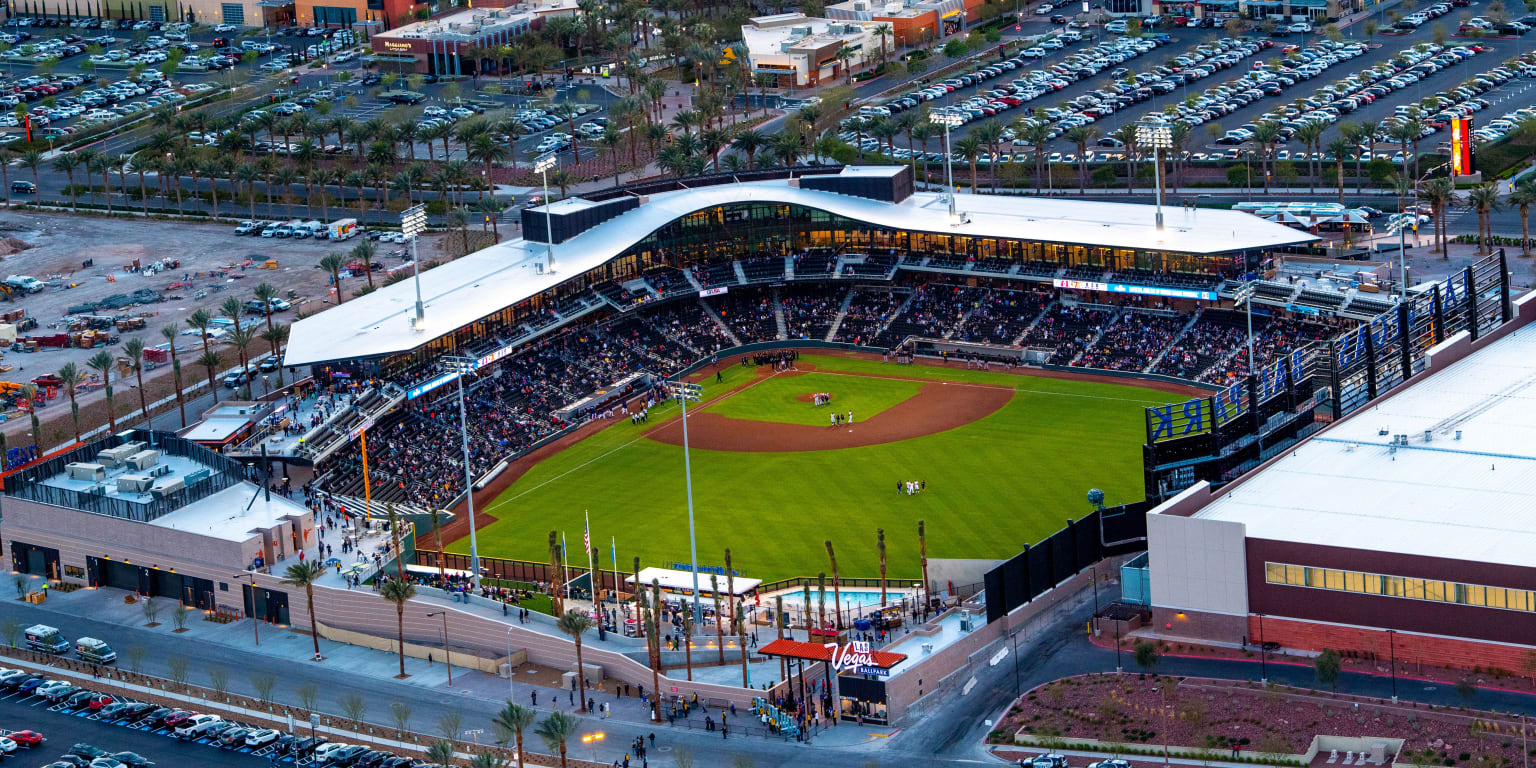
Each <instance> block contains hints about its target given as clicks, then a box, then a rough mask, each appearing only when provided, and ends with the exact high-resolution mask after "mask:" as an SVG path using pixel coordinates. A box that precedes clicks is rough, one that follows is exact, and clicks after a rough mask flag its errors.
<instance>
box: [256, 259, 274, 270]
mask: <svg viewBox="0 0 1536 768" xmlns="http://www.w3.org/2000/svg"><path fill="white" fill-rule="evenodd" d="M257 269H277V259H267V260H266V261H264V262H262V264H261V266H259V267H257Z"/></svg>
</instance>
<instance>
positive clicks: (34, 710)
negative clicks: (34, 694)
mask: <svg viewBox="0 0 1536 768" xmlns="http://www.w3.org/2000/svg"><path fill="white" fill-rule="evenodd" d="M0 728H3V729H5V730H8V731H20V730H27V729H30V730H34V731H37V732H38V733H41V734H43V738H45V739H47V741H45V742H43V743H42V744H41V745H40V746H38V747H36V748H33V749H27V748H26V747H22V748H21V749H18V750H17V751H15V752H13V753H11V754H10V755H8V756H6V758H5V765H7V766H11V768H41V766H44V765H47V764H49V763H51V762H53V761H54V760H57V759H58V757H59V755H60V754H63V753H64V752H67V751H69V748H70V746H72V745H74V744H76V743H79V742H84V743H87V744H91V745H93V746H96V747H99V748H101V749H105V750H107V751H108V752H137V753H138V754H140V755H143V756H144V757H146V758H148V759H149V760H150V761H151V762H153V763H155V764H156V766H157V768H179V767H180V766H210V768H251V767H254V766H263V765H269V763H268V761H267V760H266V759H263V758H259V757H254V756H252V755H248V754H241V753H238V752H232V751H228V750H222V749H214V748H212V747H208V746H205V745H200V744H192V743H188V742H183V741H178V740H176V739H174V738H169V737H166V736H158V735H155V734H153V733H148V732H145V731H136V730H132V729H129V728H124V727H122V726H117V725H107V724H104V723H98V722H95V721H93V720H87V719H85V718H83V717H74V716H72V715H66V714H62V713H59V712H49V711H48V707H47V702H45V701H42V700H41V699H37V698H29V699H21V698H19V697H17V696H14V695H12V696H6V697H3V698H0Z"/></svg>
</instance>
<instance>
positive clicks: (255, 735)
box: [245, 728, 283, 747]
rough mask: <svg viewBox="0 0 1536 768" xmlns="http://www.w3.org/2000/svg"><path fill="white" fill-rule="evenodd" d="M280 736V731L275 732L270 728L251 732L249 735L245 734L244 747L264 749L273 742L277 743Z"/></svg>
mask: <svg viewBox="0 0 1536 768" xmlns="http://www.w3.org/2000/svg"><path fill="white" fill-rule="evenodd" d="M282 735H283V734H282V732H281V731H276V730H273V729H271V728H263V729H261V730H259V731H251V732H250V733H249V734H246V737H245V745H246V746H247V747H264V746H266V745H268V744H271V743H272V742H274V741H277V740H278V738H279V737H281V736H282Z"/></svg>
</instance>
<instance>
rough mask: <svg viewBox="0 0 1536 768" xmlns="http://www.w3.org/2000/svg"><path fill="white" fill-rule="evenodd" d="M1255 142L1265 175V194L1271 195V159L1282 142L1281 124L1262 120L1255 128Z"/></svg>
mask: <svg viewBox="0 0 1536 768" xmlns="http://www.w3.org/2000/svg"><path fill="white" fill-rule="evenodd" d="M1253 141H1254V143H1256V144H1258V145H1259V163H1260V167H1261V170H1262V172H1263V174H1264V194H1266V195H1267V194H1269V159H1270V157H1272V156H1273V155H1274V153H1275V144H1276V143H1277V142H1279V141H1280V124H1279V123H1277V122H1275V121H1273V120H1260V121H1259V123H1258V125H1255V126H1254V127H1253Z"/></svg>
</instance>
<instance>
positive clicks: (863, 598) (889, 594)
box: [763, 584, 912, 610]
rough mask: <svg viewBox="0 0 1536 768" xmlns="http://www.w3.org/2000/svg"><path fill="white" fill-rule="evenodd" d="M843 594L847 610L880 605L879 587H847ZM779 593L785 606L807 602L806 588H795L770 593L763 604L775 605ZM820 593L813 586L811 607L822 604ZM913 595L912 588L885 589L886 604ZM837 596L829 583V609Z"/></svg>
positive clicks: (765, 605)
mask: <svg viewBox="0 0 1536 768" xmlns="http://www.w3.org/2000/svg"><path fill="white" fill-rule="evenodd" d="M841 594H842V601H843V610H847V609H849V608H855V607H859V606H863V607H875V608H878V607H879V606H880V590H878V589H876V590H866V589H845V590H843V591H842V593H841ZM778 595H783V596H784V607H785V608H793V609H799V607H800V604H801V603H803V602H805V591H804V590H800V589H796V590H793V591H786V592H779V593H775V594H773V595H768V596H766V597H764V598H763V606H764V607H771V606H772V605H773V601H774V599H775V598H776V597H777V596H778ZM819 595H820V593H819V591H818V590H817V589H816V588H815V587H811V607H813V608H814V607H816V606H817V605H818V604H820V602H821V599H820V596H819ZM911 595H912V590H910V589H887V590H885V604H886V605H900V604H901V601H902V598H906V597H911ZM836 596H837V593H835V592H833V591H832V585H831V584H828V585H827V610H832V603H833V601H834V599H835V597H836Z"/></svg>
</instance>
